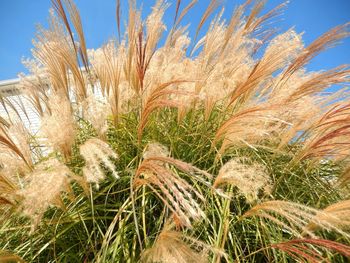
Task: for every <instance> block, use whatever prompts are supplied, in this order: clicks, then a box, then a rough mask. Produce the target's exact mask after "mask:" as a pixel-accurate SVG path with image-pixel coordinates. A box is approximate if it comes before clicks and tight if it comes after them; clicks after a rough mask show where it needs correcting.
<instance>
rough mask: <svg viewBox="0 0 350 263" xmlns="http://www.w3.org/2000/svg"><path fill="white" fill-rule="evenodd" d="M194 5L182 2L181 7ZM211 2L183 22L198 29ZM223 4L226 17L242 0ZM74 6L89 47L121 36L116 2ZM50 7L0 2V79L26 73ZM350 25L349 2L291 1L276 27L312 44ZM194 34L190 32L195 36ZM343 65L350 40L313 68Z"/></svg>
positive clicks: (348, 59) (271, 0)
mask: <svg viewBox="0 0 350 263" xmlns="http://www.w3.org/2000/svg"><path fill="white" fill-rule="evenodd" d="M189 1H190V0H183V1H182V2H183V3H182V7H183V6H185V5H186V4H187V3H188V2H189ZM121 2H122V17H123V20H125V19H126V14H127V9H126V8H127V6H126V2H127V1H126V0H121ZM141 2H143V11H144V12H143V16H145V15H147V14H148V13H149V11H150V6H151V5H153V3H154V2H155V0H144V1H141V0H138V4H139V5H141ZM168 2H169V3H171V7H170V8H169V9H168V11H167V13H166V15H165V17H166V21H167V22H170V21H172V19H173V14H174V9H175V2H176V1H175V0H168ZM209 2H210V1H209V0H199V3H198V4H197V6H196V7H195V8H194V9H193V10H192V11H191V12H190V13H189V14H188V15H187V17H186V19H184V23H191V24H192V25H193V27H192V30H193V31H194V30H195V26H196V25H197V23H198V21H199V19H200V16H201V15H202V14H203V11H204V10H205V8H206V6H207V5H208V4H209ZM222 2H223V5H224V6H225V16H226V17H227V16H228V15H229V14H231V13H232V10H233V9H234V7H235V6H237V5H238V4H240V3H242V0H223V1H222ZM282 2H283V0H268V2H267V5H266V8H265V10H270V9H271V8H273V7H274V6H276V5H278V4H280V3H282ZM75 3H76V4H77V6H78V8H79V10H80V14H81V17H82V21H83V27H84V32H85V36H86V41H87V45H88V48H97V47H99V46H101V45H102V44H103V43H106V42H107V40H108V39H110V38H112V37H114V36H116V21H115V5H116V1H115V0H76V1H75ZM50 6H51V2H50V0H0V28H1V38H0V80H4V79H10V78H15V77H16V76H17V74H18V73H19V72H25V68H24V67H23V65H22V64H21V59H22V58H23V57H30V56H31V54H30V49H31V48H32V43H31V41H32V39H33V37H34V35H35V31H36V29H35V26H36V25H37V24H38V23H40V24H43V25H45V24H46V19H47V17H48V9H49V8H50ZM275 20H276V19H275ZM349 21H350V0H291V1H290V3H289V4H288V7H287V9H286V10H285V11H284V14H283V15H282V16H281V17H279V18H278V19H277V22H276V24H275V26H278V27H279V28H280V29H281V31H282V32H283V31H285V30H287V29H288V28H290V27H292V26H295V29H296V31H297V32H305V33H304V36H303V39H304V41H305V43H306V44H308V43H310V42H311V41H312V40H314V39H315V38H317V37H318V36H320V35H321V34H322V33H324V32H325V31H327V30H329V29H330V28H332V27H334V26H336V25H339V24H344V23H346V22H349ZM193 31H191V32H190V33H191V35H192V36H193ZM340 64H350V39H346V40H344V41H343V42H342V43H341V44H340V45H338V46H337V47H335V48H333V49H331V50H328V51H326V52H324V53H323V54H321V55H320V56H318V57H317V58H315V59H314V60H313V61H312V62H311V63H310V64H309V65H308V68H309V69H310V70H319V69H326V68H331V67H335V66H337V65H340Z"/></svg>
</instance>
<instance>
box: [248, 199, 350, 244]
mask: <svg viewBox="0 0 350 263" xmlns="http://www.w3.org/2000/svg"><path fill="white" fill-rule="evenodd" d="M348 210H349V202H348V201H344V202H340V203H336V204H334V205H332V206H329V207H327V208H325V209H324V210H317V209H314V208H311V207H308V206H305V205H301V204H298V203H293V202H288V201H278V200H275V201H267V202H263V203H261V204H258V205H256V206H254V207H253V208H252V209H250V210H249V211H248V212H246V213H245V214H244V217H250V216H258V217H261V218H266V219H268V220H271V221H272V222H274V223H276V224H278V225H280V226H281V227H283V229H284V230H285V231H288V232H290V233H291V234H293V235H295V236H297V237H301V236H303V235H304V236H305V235H308V236H310V237H312V238H315V237H317V233H315V232H314V230H315V229H314V228H315V226H317V227H319V228H321V229H324V230H328V231H335V232H338V233H341V234H342V235H344V236H349V234H348V233H347V232H344V231H343V229H344V230H346V228H347V227H348V225H349V222H348V221H346V220H344V219H343V218H344V217H343V215H345V214H346V215H347V214H348V213H349V211H348ZM281 218H283V219H284V220H282V219H281Z"/></svg>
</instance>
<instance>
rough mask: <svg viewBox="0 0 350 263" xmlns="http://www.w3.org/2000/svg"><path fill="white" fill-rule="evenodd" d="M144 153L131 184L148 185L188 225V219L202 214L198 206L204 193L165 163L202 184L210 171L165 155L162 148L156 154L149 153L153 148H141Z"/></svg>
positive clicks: (189, 224)
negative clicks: (147, 149)
mask: <svg viewBox="0 0 350 263" xmlns="http://www.w3.org/2000/svg"><path fill="white" fill-rule="evenodd" d="M144 156H145V157H146V159H144V160H143V161H142V163H141V164H140V166H139V168H138V169H137V171H136V174H135V179H134V185H135V187H139V186H141V185H147V186H148V187H150V188H151V189H152V191H153V192H154V193H155V194H156V195H157V196H158V197H159V198H160V199H161V200H162V202H163V203H164V204H165V205H166V206H167V207H168V208H169V209H170V211H171V212H173V213H174V215H175V216H176V218H178V219H179V221H180V223H181V225H183V226H187V227H191V219H193V220H199V219H203V218H205V214H204V212H203V210H202V209H201V208H200V202H203V201H204V196H203V195H202V194H201V193H200V192H198V191H197V190H196V189H195V188H194V187H193V186H192V185H191V184H189V183H188V182H187V181H186V180H184V179H183V178H181V177H180V175H179V173H178V172H177V171H176V170H173V169H171V168H170V167H169V166H168V165H169V164H170V165H172V166H174V167H176V168H177V169H179V170H181V171H183V172H185V173H187V174H189V175H191V176H192V178H193V179H195V180H199V181H202V182H204V183H206V184H209V183H208V182H207V180H208V178H211V175H210V174H208V173H207V172H205V171H202V170H200V169H198V168H196V167H194V166H192V165H191V164H188V163H185V162H182V161H180V160H176V159H173V158H171V157H165V156H164V155H163V154H162V152H160V153H159V155H158V156H153V152H152V153H151V155H150V154H148V153H147V152H145V154H144ZM203 175H204V176H203Z"/></svg>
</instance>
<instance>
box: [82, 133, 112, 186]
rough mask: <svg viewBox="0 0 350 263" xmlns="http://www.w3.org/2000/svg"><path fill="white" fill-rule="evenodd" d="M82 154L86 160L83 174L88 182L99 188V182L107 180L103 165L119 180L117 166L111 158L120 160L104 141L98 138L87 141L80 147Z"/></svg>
mask: <svg viewBox="0 0 350 263" xmlns="http://www.w3.org/2000/svg"><path fill="white" fill-rule="evenodd" d="M80 154H81V155H82V156H83V158H84V160H85V167H84V168H83V173H84V177H85V178H86V181H87V182H89V183H95V184H96V186H97V187H98V184H99V182H100V181H101V180H103V179H104V178H105V171H104V170H103V168H102V167H101V165H103V166H105V167H106V168H107V169H108V170H109V171H110V172H112V174H113V176H114V177H115V178H119V176H118V173H117V172H116V171H115V164H114V162H113V161H112V160H111V158H113V159H114V160H116V159H118V155H117V154H116V153H115V152H114V151H113V150H112V149H111V147H110V146H109V145H108V144H107V143H105V142H104V141H102V140H100V139H97V138H92V139H89V140H87V141H86V142H85V143H84V144H83V145H81V146H80Z"/></svg>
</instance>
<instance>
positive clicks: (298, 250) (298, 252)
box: [271, 239, 350, 263]
mask: <svg viewBox="0 0 350 263" xmlns="http://www.w3.org/2000/svg"><path fill="white" fill-rule="evenodd" d="M271 247H272V248H276V249H279V250H281V251H284V252H286V253H287V254H288V255H290V256H291V257H292V258H294V259H295V260H303V261H307V262H313V263H318V262H331V261H330V260H329V259H328V258H327V257H325V256H324V255H323V253H322V252H321V251H320V249H322V250H333V251H336V252H338V253H340V254H342V255H344V256H346V257H350V252H349V251H350V247H349V246H347V245H344V244H341V243H338V242H335V241H331V240H324V239H293V240H291V241H287V242H283V243H278V244H272V245H271Z"/></svg>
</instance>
